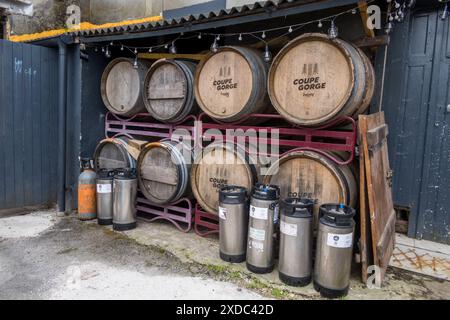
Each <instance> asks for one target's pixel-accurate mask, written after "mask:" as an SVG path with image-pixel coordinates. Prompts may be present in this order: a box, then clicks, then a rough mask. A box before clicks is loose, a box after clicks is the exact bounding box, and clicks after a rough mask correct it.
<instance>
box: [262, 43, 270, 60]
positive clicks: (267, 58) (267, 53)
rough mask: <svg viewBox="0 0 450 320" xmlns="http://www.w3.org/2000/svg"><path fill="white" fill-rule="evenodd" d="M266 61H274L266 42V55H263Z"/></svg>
mask: <svg viewBox="0 0 450 320" xmlns="http://www.w3.org/2000/svg"><path fill="white" fill-rule="evenodd" d="M263 58H264V61H265V62H267V63H269V62H270V61H272V53H271V52H270V51H269V45H268V44H266V49H265V50H264V55H263Z"/></svg>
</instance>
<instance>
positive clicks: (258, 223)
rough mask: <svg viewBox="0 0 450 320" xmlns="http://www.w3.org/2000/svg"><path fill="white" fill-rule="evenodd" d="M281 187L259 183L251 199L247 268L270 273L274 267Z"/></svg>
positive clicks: (256, 271) (255, 271)
mask: <svg viewBox="0 0 450 320" xmlns="http://www.w3.org/2000/svg"><path fill="white" fill-rule="evenodd" d="M279 199H280V188H279V187H278V186H274V185H262V184H257V185H256V186H255V187H254V188H253V192H252V196H251V200H250V210H249V212H250V217H249V225H248V242H247V269H248V270H250V271H252V272H254V273H269V272H272V270H273V267H274V239H275V234H276V226H277V225H278V212H279V203H278V201H279Z"/></svg>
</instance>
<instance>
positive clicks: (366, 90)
mask: <svg viewBox="0 0 450 320" xmlns="http://www.w3.org/2000/svg"><path fill="white" fill-rule="evenodd" d="M374 78H375V75H374V70H373V66H372V64H371V62H370V60H369V59H368V58H367V57H366V56H365V54H364V53H363V52H362V51H361V50H360V49H358V48H356V47H354V46H353V45H351V44H349V43H347V42H344V41H343V40H340V39H334V40H333V39H329V37H328V36H326V35H324V34H317V33H312V34H304V35H301V36H299V37H297V38H295V39H293V40H292V41H290V42H289V43H288V44H287V45H286V46H285V47H284V48H283V49H282V50H281V51H280V52H279V53H278V54H277V56H276V57H275V59H274V61H273V63H272V66H271V67H270V71H269V82H268V91H269V96H270V99H271V101H272V104H273V106H274V107H275V109H277V111H278V112H279V113H280V114H281V115H282V116H284V117H285V118H286V119H287V120H289V121H291V122H293V123H296V124H299V125H303V126H317V125H321V124H323V123H326V122H328V121H331V120H332V119H334V118H335V117H337V116H344V115H347V116H357V115H358V114H360V113H362V112H364V110H366V109H367V107H368V105H369V103H370V101H371V99H372V96H373V92H374Z"/></svg>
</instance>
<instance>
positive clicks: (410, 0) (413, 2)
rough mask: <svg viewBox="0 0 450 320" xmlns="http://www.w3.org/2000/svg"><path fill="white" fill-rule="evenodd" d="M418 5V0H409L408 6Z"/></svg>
mask: <svg viewBox="0 0 450 320" xmlns="http://www.w3.org/2000/svg"><path fill="white" fill-rule="evenodd" d="M415 5H416V0H409V3H408V8H413V7H414V6H415Z"/></svg>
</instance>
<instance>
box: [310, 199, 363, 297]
mask: <svg viewBox="0 0 450 320" xmlns="http://www.w3.org/2000/svg"><path fill="white" fill-rule="evenodd" d="M319 215H320V220H319V231H318V235H317V248H316V259H315V266H314V288H315V289H316V290H317V291H318V292H320V294H321V295H322V296H324V297H327V298H337V297H342V296H345V295H347V293H348V289H349V284H350V271H351V264H352V252H353V234H354V231H355V221H354V220H353V216H354V215H355V209H353V208H351V207H348V206H345V205H343V204H324V205H322V206H320V209H319Z"/></svg>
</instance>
